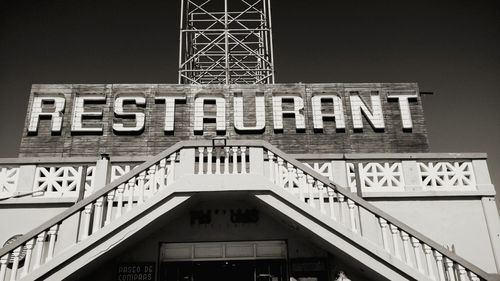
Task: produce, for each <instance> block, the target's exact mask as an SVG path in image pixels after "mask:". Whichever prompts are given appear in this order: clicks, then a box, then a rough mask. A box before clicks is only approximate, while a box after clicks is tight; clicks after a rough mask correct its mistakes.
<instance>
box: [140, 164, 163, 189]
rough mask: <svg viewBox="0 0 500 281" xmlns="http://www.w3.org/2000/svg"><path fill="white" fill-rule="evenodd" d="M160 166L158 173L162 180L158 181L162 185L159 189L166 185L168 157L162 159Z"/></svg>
mask: <svg viewBox="0 0 500 281" xmlns="http://www.w3.org/2000/svg"><path fill="white" fill-rule="evenodd" d="M158 167H159V169H158V175H157V177H158V178H160V181H159V183H158V184H159V185H160V187H159V189H163V188H165V186H166V180H167V179H166V176H167V159H166V158H163V159H161V160H160V163H159V165H158ZM139 192H140V191H139Z"/></svg>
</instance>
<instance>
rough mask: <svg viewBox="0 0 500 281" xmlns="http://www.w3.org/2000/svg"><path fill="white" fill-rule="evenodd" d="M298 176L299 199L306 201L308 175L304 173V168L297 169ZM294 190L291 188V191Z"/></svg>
mask: <svg viewBox="0 0 500 281" xmlns="http://www.w3.org/2000/svg"><path fill="white" fill-rule="evenodd" d="M297 177H298V179H299V184H298V188H299V199H300V201H302V202H304V200H305V199H304V191H303V189H304V186H305V185H306V184H307V183H306V177H305V175H304V172H302V170H297ZM292 191H293V190H292V189H291V190H289V192H292Z"/></svg>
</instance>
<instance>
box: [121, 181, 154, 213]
mask: <svg viewBox="0 0 500 281" xmlns="http://www.w3.org/2000/svg"><path fill="white" fill-rule="evenodd" d="M153 178H154V175H153V176H152V177H151V179H153ZM127 186H128V203H127V211H130V210H132V206H133V205H134V186H135V177H134V178H131V179H129V180H128V182H127Z"/></svg>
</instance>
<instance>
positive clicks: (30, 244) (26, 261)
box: [21, 239, 35, 278]
mask: <svg viewBox="0 0 500 281" xmlns="http://www.w3.org/2000/svg"><path fill="white" fill-rule="evenodd" d="M34 245H35V239H30V240H28V242H26V245H25V247H26V256H25V257H24V266H23V272H21V278H23V277H24V276H26V275H28V271H29V269H30V263H31V254H32V252H33V246H34Z"/></svg>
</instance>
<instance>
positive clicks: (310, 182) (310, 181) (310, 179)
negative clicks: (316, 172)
mask: <svg viewBox="0 0 500 281" xmlns="http://www.w3.org/2000/svg"><path fill="white" fill-rule="evenodd" d="M306 180H307V192H308V193H309V206H311V207H313V208H314V209H316V203H315V202H314V178H313V177H312V176H310V175H307V177H306Z"/></svg>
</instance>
